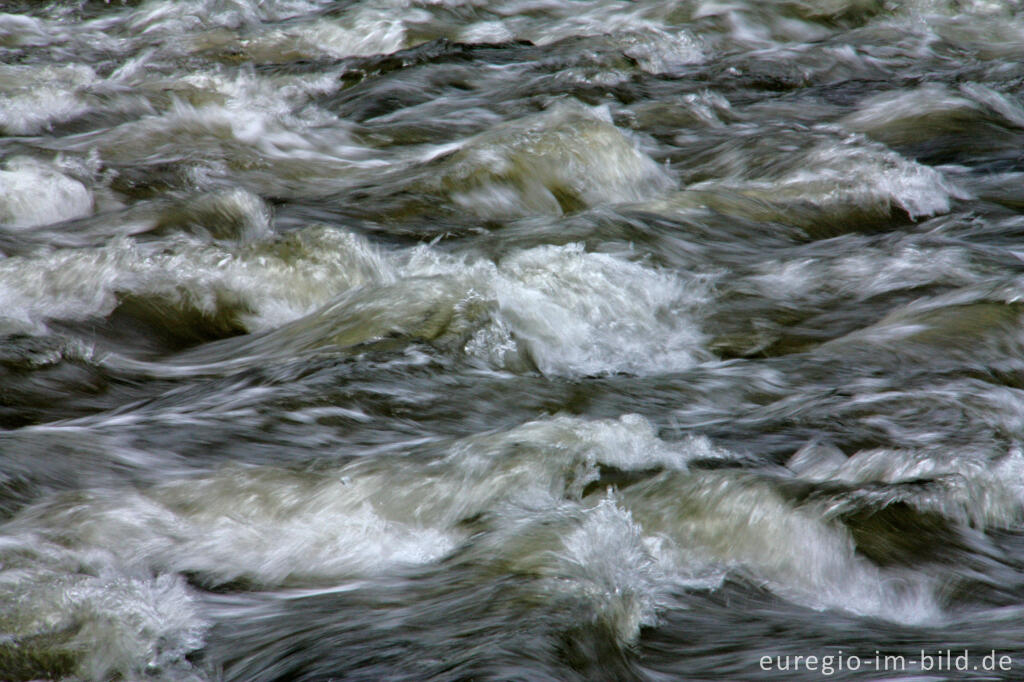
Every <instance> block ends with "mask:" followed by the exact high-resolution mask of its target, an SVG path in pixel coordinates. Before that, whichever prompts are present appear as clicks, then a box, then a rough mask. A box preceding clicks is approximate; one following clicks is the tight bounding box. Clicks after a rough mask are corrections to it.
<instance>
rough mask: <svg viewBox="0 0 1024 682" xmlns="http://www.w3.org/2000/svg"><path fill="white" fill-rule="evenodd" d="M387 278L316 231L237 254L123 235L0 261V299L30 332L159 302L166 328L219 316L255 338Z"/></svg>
mask: <svg viewBox="0 0 1024 682" xmlns="http://www.w3.org/2000/svg"><path fill="white" fill-rule="evenodd" d="M229 199H230V197H229ZM236 199H238V197H236ZM240 200H241V201H243V203H244V202H245V201H247V200H246V199H244V198H242V199H240ZM200 208H201V206H200ZM391 276H392V274H391V270H390V267H389V266H388V265H387V264H386V262H385V261H384V259H383V258H382V256H381V255H380V254H379V253H378V252H377V250H376V249H375V248H373V247H372V246H371V245H370V244H368V243H367V242H366V241H365V240H363V239H361V238H359V237H357V236H355V235H353V234H351V233H346V232H340V231H337V230H332V229H328V228H321V227H312V228H307V229H306V230H302V231H300V232H295V233H291V234H289V235H286V236H284V237H281V238H279V239H275V240H272V241H258V242H255V243H253V244H250V245H248V246H245V247H242V248H241V249H235V248H229V247H225V246H218V245H215V244H207V243H202V242H196V241H194V240H185V239H182V240H178V241H177V242H176V243H175V245H174V246H173V247H169V245H167V244H150V243H143V242H138V241H135V240H133V239H129V238H118V239H115V240H113V241H112V242H111V243H110V244H109V245H107V246H104V247H100V248H93V249H75V250H63V251H56V252H53V253H51V254H46V255H42V256H38V257H17V258H8V259H6V260H3V261H0V283H2V286H0V297H2V299H3V300H4V302H5V305H4V306H3V317H4V318H6V319H7V321H8V323H10V324H15V325H21V326H23V327H26V328H27V329H36V328H39V327H40V326H41V325H43V324H45V321H46V320H47V319H60V320H85V319H89V318H92V317H107V316H109V315H110V314H111V313H113V312H114V310H115V309H116V308H117V307H118V306H119V305H121V304H122V303H124V302H125V301H126V300H128V299H129V298H133V299H136V300H137V299H142V300H145V301H148V303H149V305H155V306H156V308H157V310H159V311H160V312H159V315H160V316H162V319H163V320H164V323H165V324H170V325H173V324H174V323H175V322H174V320H175V317H176V316H178V317H181V318H184V319H188V318H190V317H193V316H196V315H198V316H199V317H200V318H206V319H208V320H211V321H212V320H217V319H220V320H221V322H220V323H217V324H216V325H215V326H218V327H225V325H226V327H225V329H227V328H231V327H234V326H240V327H241V328H242V329H244V330H247V331H255V330H262V329H268V328H273V327H276V326H279V325H280V324H282V323H284V322H286V321H289V320H292V319H295V318H296V317H299V316H300V315H302V314H305V313H307V312H309V311H310V310H312V309H314V308H315V307H317V306H319V305H321V304H322V303H323V302H324V301H325V300H326V299H328V298H329V297H331V296H332V295H336V293H337V292H338V291H342V290H345V289H347V288H351V287H359V286H363V285H366V284H369V283H380V282H382V281H386V280H387V279H388V278H389V277H391Z"/></svg>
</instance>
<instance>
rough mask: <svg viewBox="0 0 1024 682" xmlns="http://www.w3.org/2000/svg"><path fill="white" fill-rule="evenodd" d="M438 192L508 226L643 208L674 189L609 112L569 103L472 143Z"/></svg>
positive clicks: (453, 161)
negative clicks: (610, 206)
mask: <svg viewBox="0 0 1024 682" xmlns="http://www.w3.org/2000/svg"><path fill="white" fill-rule="evenodd" d="M437 185H438V186H437V187H436V188H435V191H443V192H445V193H446V194H448V195H449V196H450V197H451V200H452V201H453V202H454V203H455V204H456V205H458V206H459V207H460V208H462V209H464V210H466V211H469V212H471V213H475V214H477V215H479V216H481V217H486V218H508V217H516V216H524V215H532V214H537V213H541V214H554V215H559V214H561V213H563V212H564V211H566V210H578V209H579V208H583V207H587V206H595V205H598V204H603V203H611V202H625V201H639V200H641V199H646V198H650V197H652V196H656V195H657V194H659V193H662V192H665V191H667V190H669V189H671V188H672V187H673V186H674V182H673V181H672V179H671V178H670V177H669V176H668V175H667V174H666V172H665V170H664V169H663V168H661V167H660V166H658V165H657V164H656V163H654V161H653V160H651V159H650V158H649V157H647V156H646V155H644V154H643V153H642V152H640V150H639V149H638V148H637V146H636V145H635V144H634V143H633V142H632V141H630V140H629V139H628V138H627V137H626V136H625V135H624V134H623V133H622V131H620V130H619V129H618V128H616V127H615V126H614V125H612V124H611V122H610V114H609V113H608V112H607V110H604V109H600V108H597V109H591V108H589V107H585V106H583V105H581V104H579V103H576V102H573V101H569V102H561V103H558V104H556V105H555V106H552V107H551V108H550V109H549V110H548V111H546V112H544V113H542V114H538V115H535V116H529V117H526V118H524V119H520V120H517V121H512V122H509V123H503V124H500V125H498V126H496V127H495V128H493V129H491V130H489V131H487V132H485V133H481V134H479V135H476V136H474V137H472V138H470V139H469V140H466V141H465V142H464V143H463V144H462V146H461V147H460V148H459V149H458V150H457V151H456V152H454V153H453V154H452V156H451V157H450V158H449V159H447V160H446V162H445V163H444V164H443V165H442V167H441V176H440V178H439V179H438V180H437Z"/></svg>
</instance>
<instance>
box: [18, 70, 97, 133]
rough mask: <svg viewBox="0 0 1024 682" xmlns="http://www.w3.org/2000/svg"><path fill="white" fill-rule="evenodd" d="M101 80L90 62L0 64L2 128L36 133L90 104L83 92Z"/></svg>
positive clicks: (82, 111)
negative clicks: (38, 64) (29, 64)
mask: <svg viewBox="0 0 1024 682" xmlns="http://www.w3.org/2000/svg"><path fill="white" fill-rule="evenodd" d="M97 81H98V78H97V76H96V73H95V72H94V71H93V69H92V68H91V67H89V66H85V65H79V64H69V65H66V66H50V65H47V66H27V65H0V131H3V132H5V133H6V134H8V135H35V134H38V133H40V132H42V131H44V130H45V129H46V128H48V127H49V126H50V125H52V124H54V123H58V122H61V121H67V120H69V119H72V118H74V117H75V116H79V115H81V114H83V113H85V112H87V111H89V109H90V108H91V105H90V104H89V101H88V99H87V97H86V96H84V93H86V92H87V91H88V88H89V87H90V86H92V85H94V84H95V83H96V82H97Z"/></svg>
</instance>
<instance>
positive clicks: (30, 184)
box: [0, 156, 93, 228]
mask: <svg viewBox="0 0 1024 682" xmlns="http://www.w3.org/2000/svg"><path fill="white" fill-rule="evenodd" d="M92 211H93V195H92V192H90V191H89V189H88V188H87V187H86V186H85V185H83V184H82V183H81V182H79V181H78V180H75V179H74V178H71V177H69V176H67V175H65V174H63V173H61V172H60V171H59V170H57V168H56V167H55V166H54V165H52V164H48V163H44V162H42V161H38V160H36V159H32V158H29V157H23V156H22V157H14V158H11V159H8V161H7V162H6V163H5V164H4V166H3V170H0V226H4V227H14V228H25V227H36V226H39V225H49V224H52V223H56V222H61V221H64V220H72V219H75V218H83V217H85V216H87V215H90V214H91V213H92Z"/></svg>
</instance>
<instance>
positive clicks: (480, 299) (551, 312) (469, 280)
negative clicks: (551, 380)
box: [404, 244, 710, 375]
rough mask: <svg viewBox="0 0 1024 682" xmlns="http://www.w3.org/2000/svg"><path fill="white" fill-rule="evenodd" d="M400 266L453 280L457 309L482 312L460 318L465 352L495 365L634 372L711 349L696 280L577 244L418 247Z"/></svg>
mask: <svg viewBox="0 0 1024 682" xmlns="http://www.w3.org/2000/svg"><path fill="white" fill-rule="evenodd" d="M404 270H405V272H406V273H407V275H409V274H412V275H416V276H436V275H439V274H440V275H443V276H444V277H447V278H453V279H455V281H458V282H461V286H462V287H464V291H465V292H466V293H465V294H464V296H465V299H464V301H465V304H464V307H465V310H466V311H467V312H469V311H477V316H480V315H481V313H480V312H479V311H481V310H483V311H484V312H483V318H482V319H481V320H480V321H477V322H475V323H474V322H473V321H472V320H471V319H469V320H467V321H469V322H470V324H471V325H475V327H476V329H475V330H474V331H472V332H471V337H470V338H469V339H468V341H467V342H466V344H465V346H464V350H465V352H467V353H469V354H471V355H474V356H476V357H479V358H481V359H483V360H485V361H487V362H488V363H491V364H492V365H494V366H496V367H502V368H509V369H522V363H523V358H522V354H523V353H526V354H527V356H528V358H529V363H532V364H533V365H534V366H536V367H537V368H538V369H539V370H540V371H541V372H544V373H545V374H551V375H580V374H604V373H611V372H631V373H638V374H643V373H647V372H665V371H675V370H681V369H686V368H688V367H692V366H693V365H694V364H696V363H697V362H700V361H703V360H705V359H707V358H709V357H710V356H709V354H708V353H707V351H706V350H705V349H704V348H703V346H702V343H703V340H704V336H703V334H702V333H701V332H700V329H699V323H698V319H699V318H698V317H697V312H698V310H699V308H700V306H701V305H702V304H703V303H704V301H705V296H706V291H705V288H704V285H703V284H702V283H700V282H699V281H689V282H687V281H684V280H682V279H681V278H679V277H677V276H675V275H674V274H672V273H669V272H664V271H660V270H656V269H653V268H649V267H645V266H644V265H641V264H639V263H634V262H631V261H629V260H626V259H625V258H621V257H618V256H613V255H609V254H600V253H587V252H586V251H585V250H584V249H583V247H582V246H581V245H579V244H568V245H566V246H541V247H536V248H533V249H528V250H525V251H520V252H516V253H512V254H510V255H509V256H507V257H506V258H504V259H503V260H502V261H500V262H499V263H498V264H497V265H494V264H492V263H490V262H489V261H476V262H467V261H464V260H461V259H451V258H448V257H444V256H442V255H441V254H439V253H437V252H436V251H433V250H428V249H418V250H415V251H413V252H412V253H411V254H410V259H409V263H408V265H407V266H406V267H405V268H404ZM474 301H475V302H476V303H475V305H473V304H472V303H473V302H474Z"/></svg>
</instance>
